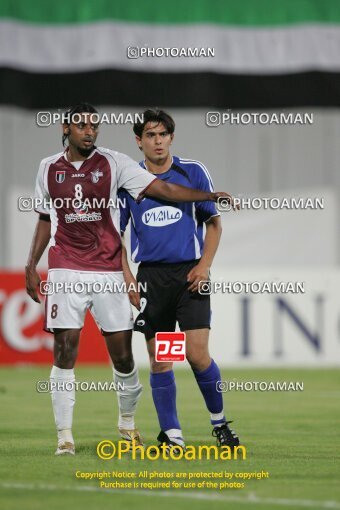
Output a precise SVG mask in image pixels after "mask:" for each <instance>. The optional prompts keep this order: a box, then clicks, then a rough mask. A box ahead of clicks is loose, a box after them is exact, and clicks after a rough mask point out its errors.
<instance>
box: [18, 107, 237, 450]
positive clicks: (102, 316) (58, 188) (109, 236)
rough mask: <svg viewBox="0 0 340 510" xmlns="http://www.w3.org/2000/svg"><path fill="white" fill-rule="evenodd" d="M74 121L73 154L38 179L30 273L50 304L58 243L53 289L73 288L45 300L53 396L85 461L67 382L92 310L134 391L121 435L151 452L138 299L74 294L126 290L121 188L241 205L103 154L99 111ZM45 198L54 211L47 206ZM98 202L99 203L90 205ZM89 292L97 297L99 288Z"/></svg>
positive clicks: (122, 402) (83, 111)
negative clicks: (134, 302) (135, 334)
mask: <svg viewBox="0 0 340 510" xmlns="http://www.w3.org/2000/svg"><path fill="white" fill-rule="evenodd" d="M93 114H95V115H93ZM94 118H95V119H96V121H94V120H93V119H94ZM68 119H69V120H66V121H65V123H64V124H63V143H64V142H65V141H66V140H68V146H67V147H66V150H64V152H60V153H58V154H55V155H53V156H50V157H47V158H45V159H43V160H42V162H41V164H40V168H39V172H38V176H37V181H36V198H37V199H39V204H40V205H39V206H38V207H37V208H36V211H37V213H38V214H39V219H38V222H37V226H36V230H35V233H34V236H33V240H32V245H31V249H30V254H29V258H28V262H27V265H26V288H27V292H28V294H29V295H30V296H31V298H32V299H34V301H36V302H40V300H39V297H38V292H37V288H38V286H39V284H40V278H39V275H38V273H37V270H36V266H37V264H38V262H39V260H40V258H41V256H42V254H43V252H44V250H45V248H46V247H47V245H49V252H48V265H49V271H48V281H49V282H51V284H57V283H58V284H63V289H64V290H63V292H56V293H53V294H52V295H49V296H47V297H46V302H45V312H46V313H45V329H46V330H48V331H50V332H53V333H54V364H53V367H52V371H51V376H50V378H51V382H53V383H54V384H53V386H52V385H51V387H52V389H51V395H52V406H53V412H54V417H55V423H56V427H57V434H58V447H57V450H56V455H62V454H65V453H66V454H67V453H68V454H74V453H75V447H74V440H73V435H72V419H73V407H74V403H75V389H74V385H73V389H72V390H71V391H67V390H66V389H65V388H67V385H66V383H67V382H68V383H74V381H75V376H74V370H73V368H74V365H75V362H76V358H77V352H78V345H79V337H80V331H81V329H82V327H83V325H84V318H85V314H86V312H87V310H88V309H89V310H90V311H91V313H92V315H93V316H94V318H95V320H96V322H97V324H98V325H99V327H100V328H101V331H102V334H103V336H104V338H105V342H106V345H107V349H108V352H109V355H110V357H111V360H112V363H113V372H114V380H115V382H116V383H121V386H124V390H118V391H117V396H118V404H119V421H118V428H119V431H120V434H121V436H122V438H123V439H125V440H129V441H132V440H135V441H136V443H137V444H142V441H141V438H140V434H139V432H138V430H137V429H136V427H135V423H134V415H135V410H136V405H137V401H138V398H139V396H140V394H141V391H142V386H141V384H140V382H139V379H138V373H137V368H136V366H135V363H134V359H133V355H132V350H131V336H132V329H133V319H132V311H131V305H130V303H129V298H128V294H127V293H110V292H102V293H96V292H93V291H92V292H91V290H90V291H86V292H79V293H76V292H74V291H73V292H72V291H71V292H69V291H67V289H69V290H70V289H73V288H74V287H75V284H76V283H83V284H85V283H86V284H87V285H90V284H94V283H95V282H100V283H101V284H103V285H107V284H110V285H111V286H112V287H113V286H114V284H118V285H119V284H120V283H123V282H124V276H123V271H122V260H121V259H122V244H121V238H120V234H119V232H120V225H119V221H120V220H119V207H114V205H112V203H113V201H115V200H117V191H118V189H119V188H123V189H125V190H126V191H128V193H129V194H130V195H131V196H132V197H133V198H134V199H135V200H138V201H139V200H142V199H143V197H157V198H160V199H163V200H168V201H175V202H179V201H182V202H195V201H203V200H209V201H216V200H217V199H218V197H220V196H223V197H227V198H228V199H229V200H231V201H232V197H231V196H230V195H229V194H228V193H224V192H220V193H213V192H205V191H198V190H195V189H190V188H186V187H184V186H179V185H175V184H169V183H166V182H163V181H161V180H160V179H157V178H155V177H154V176H153V175H151V174H149V173H148V172H147V171H146V170H144V169H142V168H141V167H140V166H139V165H138V163H136V162H135V161H133V160H132V159H130V158H129V157H128V156H126V155H125V154H121V153H119V152H116V151H113V150H110V149H105V148H102V147H96V145H95V142H96V139H97V135H98V112H97V111H96V109H95V108H94V107H93V106H91V105H89V104H87V103H81V104H79V105H77V106H76V107H74V108H72V109H70V110H69V111H68ZM102 199H104V200H102ZM44 200H46V204H45V203H42V204H41V202H43V201H44ZM89 202H90V203H93V204H94V205H93V206H92V207H89V205H88V203H89ZM75 204H76V205H75ZM72 285H73V286H72ZM87 288H90V289H91V285H90V286H89V287H87ZM65 385H66V386H65ZM71 386H72V384H71ZM117 386H118V385H117ZM69 387H70V385H69V386H68V388H67V389H69Z"/></svg>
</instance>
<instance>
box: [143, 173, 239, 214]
mask: <svg viewBox="0 0 340 510" xmlns="http://www.w3.org/2000/svg"><path fill="white" fill-rule="evenodd" d="M145 196H146V197H156V198H160V199H161V200H168V201H169V202H204V201H209V202H217V200H218V199H219V198H220V197H223V198H226V199H227V200H228V201H229V202H230V204H232V206H233V208H234V209H235V207H234V200H233V197H232V196H231V195H230V194H229V193H227V192H225V191H217V192H210V191H200V190H197V189H192V188H187V187H186V186H181V185H180V184H169V183H168V182H164V181H162V180H161V179H155V180H154V182H152V183H151V184H150V186H149V187H148V188H147V190H146V191H145Z"/></svg>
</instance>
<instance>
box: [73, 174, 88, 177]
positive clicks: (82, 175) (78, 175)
mask: <svg viewBox="0 0 340 510" xmlns="http://www.w3.org/2000/svg"><path fill="white" fill-rule="evenodd" d="M71 177H85V174H72V175H71Z"/></svg>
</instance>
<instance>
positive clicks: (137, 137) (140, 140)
mask: <svg viewBox="0 0 340 510" xmlns="http://www.w3.org/2000/svg"><path fill="white" fill-rule="evenodd" d="M135 138H136V142H137V145H138V148H139V150H140V151H142V150H143V149H142V139H141V138H140V137H139V136H137V135H136V137H135Z"/></svg>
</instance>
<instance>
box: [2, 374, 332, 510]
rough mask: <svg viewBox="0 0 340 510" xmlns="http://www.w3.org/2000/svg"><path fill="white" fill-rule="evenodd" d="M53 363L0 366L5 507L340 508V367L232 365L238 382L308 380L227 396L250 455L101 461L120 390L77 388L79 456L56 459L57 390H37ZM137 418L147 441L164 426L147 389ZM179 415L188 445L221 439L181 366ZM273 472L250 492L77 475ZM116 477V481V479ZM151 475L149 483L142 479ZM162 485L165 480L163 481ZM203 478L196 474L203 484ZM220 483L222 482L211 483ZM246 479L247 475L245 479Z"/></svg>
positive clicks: (87, 377)
mask: <svg viewBox="0 0 340 510" xmlns="http://www.w3.org/2000/svg"><path fill="white" fill-rule="evenodd" d="M49 371H50V369H49V367H47V366H43V367H38V368H37V367H35V368H31V367H28V368H6V369H1V370H0V399H1V411H2V419H1V435H0V446H1V467H0V469H1V471H0V489H1V500H0V501H1V508H3V509H6V510H11V509H19V508H20V509H24V510H26V509H32V510H33V509H34V510H39V509H44V510H45V509H46V508H49V509H60V508H72V509H74V510H78V509H81V508H86V509H87V510H91V509H96V508H101V509H104V508H113V507H116V508H121V509H123V508H132V509H138V510H144V509H149V508H151V506H152V507H153V508H155V509H156V508H158V507H159V506H161V508H162V510H168V509H173V508H174V507H175V506H176V507H177V508H189V507H190V506H194V507H195V509H198V510H201V509H202V510H203V509H206V508H207V506H208V505H209V510H214V509H220V508H221V509H222V508H226V507H227V505H228V508H230V509H232V510H246V509H248V508H249V509H254V510H261V509H267V510H276V509H281V510H282V509H284V508H289V509H301V508H314V509H319V508H320V509H322V508H331V509H340V484H339V478H340V477H339V473H340V469H339V465H340V463H339V458H340V449H339V445H340V439H339V425H340V405H339V401H340V398H339V397H340V375H339V371H338V370H281V369H280V370H274V369H272V370H254V369H252V370H250V369H249V370H228V371H227V370H224V371H223V378H224V379H226V380H232V379H234V378H235V379H236V380H238V381H262V380H267V381H270V380H273V381H283V380H286V381H290V380H292V381H303V382H304V388H305V389H304V391H303V392H286V393H284V392H266V393H264V392H254V391H252V392H235V391H233V392H229V393H226V394H225V397H224V398H225V409H226V412H227V416H228V418H231V419H234V420H235V421H234V423H233V425H232V427H234V429H235V430H236V431H237V433H238V434H239V436H240V438H241V441H242V443H243V444H244V445H245V446H246V448H247V459H246V460H236V461H234V460H229V461H228V460H227V461H215V460H210V461H209V460H201V461H192V462H189V461H186V460H181V461H171V460H169V461H166V460H158V461H149V460H144V461H142V460H136V461H133V460H131V458H130V457H124V458H123V459H122V460H120V461H118V460H114V459H113V460H110V461H105V460H101V459H99V458H98V457H97V454H96V445H97V443H98V442H100V441H101V440H103V439H111V440H113V441H117V440H118V435H117V429H116V421H117V404H116V396H115V394H112V393H109V392H77V402H76V407H75V414H74V429H73V430H74V437H75V440H76V448H77V454H76V456H75V457H70V456H64V457H55V456H54V451H55V447H56V435H55V430H54V422H53V415H52V408H51V402H50V395H49V394H46V393H45V394H41V393H37V392H36V382H37V381H38V380H44V379H48V376H49ZM111 373H112V372H111V369H110V368H109V367H78V368H77V370H76V376H77V380H78V381H92V380H95V381H110V377H111ZM141 379H142V382H143V384H144V393H143V396H142V399H141V401H140V404H139V408H138V416H137V424H138V427H139V429H140V430H141V432H142V434H143V437H144V440H145V442H146V443H147V444H154V443H155V442H156V436H157V434H158V432H159V428H158V423H157V420H156V414H155V411H154V408H153V403H152V398H151V392H150V389H149V385H148V372H147V371H146V370H145V371H141ZM176 380H177V390H178V411H179V416H180V420H181V424H182V428H183V431H184V435H185V438H186V442H187V444H193V445H198V444H207V445H209V444H214V438H212V437H211V426H210V423H209V417H208V414H207V412H206V410H205V407H204V404H203V399H202V397H201V395H200V393H199V391H198V388H197V386H196V383H195V382H194V378H193V377H192V375H191V373H190V372H189V371H186V370H177V371H176ZM77 470H79V471H84V472H85V471H86V472H97V471H111V472H112V471H121V472H122V471H133V472H136V473H139V472H140V471H144V470H148V471H160V472H163V471H167V472H174V473H176V472H187V473H189V472H200V471H203V472H212V471H214V472H219V471H227V472H233V473H236V472H254V471H262V470H263V471H268V472H269V474H270V477H269V479H262V480H256V479H255V480H254V479H253V480H249V481H247V482H246V484H245V488H243V489H223V490H219V489H198V488H196V489H194V490H190V489H178V490H177V489H171V490H170V491H165V490H164V489H163V490H162V489H159V490H148V489H145V490H142V491H141V490H139V489H129V490H124V489H119V490H117V489H101V488H100V487H99V481H98V480H92V481H87V480H79V479H76V477H75V472H76V471H77ZM110 481H112V480H110ZM144 481H145V480H144ZM161 481H163V480H161ZM200 481H202V480H196V483H197V482H200ZM211 481H217V482H220V481H221V480H219V479H217V480H211ZM241 481H242V480H241Z"/></svg>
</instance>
